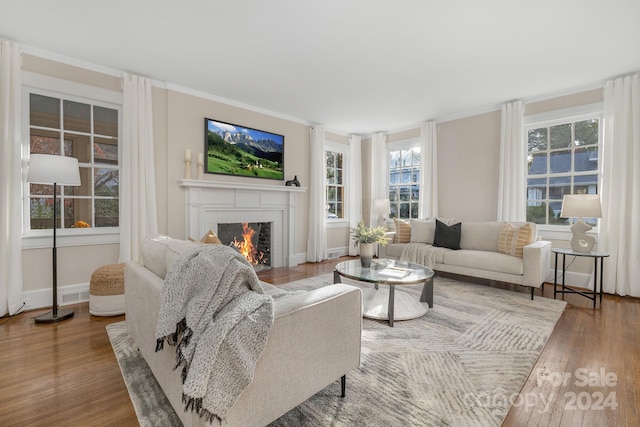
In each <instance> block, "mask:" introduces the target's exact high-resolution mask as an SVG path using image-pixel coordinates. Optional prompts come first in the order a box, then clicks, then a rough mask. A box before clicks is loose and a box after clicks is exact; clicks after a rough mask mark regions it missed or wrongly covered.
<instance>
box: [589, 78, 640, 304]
mask: <svg viewBox="0 0 640 427" xmlns="http://www.w3.org/2000/svg"><path fill="white" fill-rule="evenodd" d="M639 183H640V74H636V75H633V76H627V77H623V78H619V79H616V80H614V81H608V82H607V83H606V84H605V87H604V141H603V146H602V186H601V188H602V191H601V197H602V219H601V220H600V231H599V236H598V249H599V250H600V251H603V252H608V253H609V254H610V255H611V257H610V258H609V259H607V260H605V266H604V291H605V292H607V293H617V294H619V295H622V296H624V295H630V296H634V297H640V280H639V279H638V278H639V277H640V240H639V239H640V220H639V218H640V186H639V185H638V184H639Z"/></svg>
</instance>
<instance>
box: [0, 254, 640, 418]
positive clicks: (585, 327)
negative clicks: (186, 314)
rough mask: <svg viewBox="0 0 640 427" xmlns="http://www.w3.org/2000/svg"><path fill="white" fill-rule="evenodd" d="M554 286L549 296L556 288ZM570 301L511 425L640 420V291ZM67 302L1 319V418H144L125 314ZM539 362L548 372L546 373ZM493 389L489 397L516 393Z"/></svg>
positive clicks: (281, 279) (290, 275)
mask: <svg viewBox="0 0 640 427" xmlns="http://www.w3.org/2000/svg"><path fill="white" fill-rule="evenodd" d="M338 261H339V260H330V261H325V262H322V263H318V264H303V265H299V266H297V267H293V268H277V269H273V270H267V271H263V272H260V273H259V276H260V278H261V279H262V280H265V281H267V282H271V283H273V284H276V285H278V284H282V283H287V282H290V281H293V280H299V279H303V278H306V277H312V276H316V275H319V274H323V273H329V272H331V271H333V268H334V266H335V264H336V263H337V262H338ZM479 286H480V285H479ZM552 286H553V285H546V286H545V296H547V297H549V296H551V297H553V290H552ZM525 292H526V291H525ZM537 295H539V293H538V292H536V298H538V296H537ZM566 301H568V302H569V304H568V306H567V309H566V310H565V312H564V313H563V315H562V317H561V319H560V321H559V322H558V325H557V326H556V328H555V330H554V332H553V334H552V335H551V338H550V339H549V342H548V343H547V345H546V347H545V349H544V351H543V352H542V354H541V355H540V358H539V360H538V362H537V364H536V366H535V367H534V369H533V371H532V374H531V376H530V378H529V379H528V380H527V382H526V384H525V385H524V387H523V389H522V391H521V394H520V397H519V398H517V399H516V400H515V403H514V405H513V407H512V409H511V411H510V412H509V414H508V416H507V418H506V420H505V422H504V424H503V425H504V426H574V425H575V426H638V425H640V417H639V416H640V414H639V410H638V407H639V406H640V328H639V325H640V322H639V321H640V299H636V298H621V297H618V296H612V295H605V297H604V299H603V301H602V307H601V308H597V309H596V310H594V309H592V308H589V307H590V303H591V301H589V300H587V299H586V298H583V297H581V296H579V295H568V296H566ZM69 308H72V309H73V310H74V311H75V316H74V317H73V318H72V319H70V320H67V321H64V322H62V323H59V324H53V325H37V326H36V325H35V324H34V322H33V317H35V316H37V315H39V314H42V313H44V312H46V311H47V310H38V311H32V312H28V313H22V314H19V315H17V316H14V317H10V318H2V319H0V426H42V425H53V426H112V425H113V426H116V425H117V426H119V427H125V426H137V425H138V423H137V420H136V415H135V412H134V409H133V406H132V405H131V402H130V400H129V396H128V393H127V390H126V387H125V385H124V381H123V380H122V376H121V374H120V369H119V368H118V364H117V362H116V359H115V356H114V354H113V351H112V349H111V345H110V344H109V339H108V337H107V333H106V331H105V326H106V325H107V324H108V323H111V322H118V321H120V320H123V319H124V316H115V317H110V318H109V317H107V318H104V317H95V316H91V315H90V314H89V306H88V303H83V304H77V305H73V306H69ZM539 372H546V373H547V377H546V378H545V379H544V380H540V379H539V378H538V373H539ZM614 376H615V378H614ZM563 378H565V380H564V383H565V384H562V383H563ZM589 382H591V385H589V384H583V383H589ZM538 383H540V386H538ZM494 394H495V395H494V396H489V398H509V396H501V395H500V392H499V391H496V393H494ZM601 397H602V399H601ZM606 398H608V400H606ZM613 398H615V403H617V407H616V408H615V409H612V408H611V407H610V406H611V405H613V403H614V401H613ZM549 401H550V402H549ZM481 403H482V402H480V404H481ZM545 404H547V405H546V406H545ZM600 407H602V409H600Z"/></svg>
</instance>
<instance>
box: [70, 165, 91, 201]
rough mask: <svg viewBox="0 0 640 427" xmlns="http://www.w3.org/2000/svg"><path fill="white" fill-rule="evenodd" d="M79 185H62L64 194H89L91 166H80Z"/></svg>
mask: <svg viewBox="0 0 640 427" xmlns="http://www.w3.org/2000/svg"><path fill="white" fill-rule="evenodd" d="M79 169H80V185H78V186H77V187H76V186H71V185H65V186H64V194H65V196H91V187H92V185H91V183H92V179H91V168H84V167H80V168H79Z"/></svg>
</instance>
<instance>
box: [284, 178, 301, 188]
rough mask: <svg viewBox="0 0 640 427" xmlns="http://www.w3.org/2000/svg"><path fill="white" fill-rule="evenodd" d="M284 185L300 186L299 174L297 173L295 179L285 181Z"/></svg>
mask: <svg viewBox="0 0 640 427" xmlns="http://www.w3.org/2000/svg"><path fill="white" fill-rule="evenodd" d="M284 185H286V186H287V187H293V186H296V187H300V181H298V175H295V176H294V177H293V179H291V180H289V181H287V182H285V183H284Z"/></svg>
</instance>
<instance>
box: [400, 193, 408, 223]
mask: <svg viewBox="0 0 640 427" xmlns="http://www.w3.org/2000/svg"><path fill="white" fill-rule="evenodd" d="M410 191H411V187H408V186H402V187H400V200H401V201H403V202H408V201H409V197H410V194H411V193H410ZM408 212H409V211H408V210H407V213H408ZM402 218H405V217H402ZM406 218H408V217H406Z"/></svg>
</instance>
